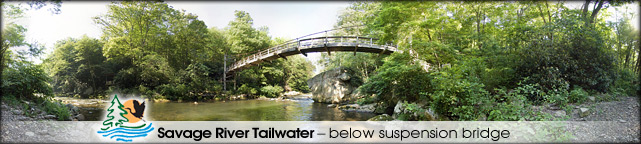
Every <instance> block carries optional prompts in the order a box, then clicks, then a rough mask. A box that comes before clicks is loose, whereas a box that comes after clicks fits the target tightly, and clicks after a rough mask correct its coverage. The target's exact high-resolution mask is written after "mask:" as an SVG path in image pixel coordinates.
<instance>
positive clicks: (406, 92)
mask: <svg viewBox="0 0 641 144" xmlns="http://www.w3.org/2000/svg"><path fill="white" fill-rule="evenodd" d="M411 60H412V59H411V57H410V56H409V55H407V54H396V53H394V54H392V56H389V57H387V58H385V60H384V64H383V66H381V67H380V68H379V69H377V70H376V74H375V75H373V76H371V77H370V78H369V80H368V81H367V82H366V83H364V84H363V85H362V86H361V87H359V88H358V90H359V91H361V92H362V93H364V94H365V95H372V94H374V95H376V96H377V97H378V98H377V99H378V100H380V101H383V102H386V103H396V102H398V101H412V102H414V101H419V100H426V99H427V97H426V96H424V95H421V93H426V92H429V91H430V83H429V82H430V80H431V76H430V75H429V73H427V72H425V71H424V70H423V69H422V68H421V66H420V65H418V64H412V62H411Z"/></svg>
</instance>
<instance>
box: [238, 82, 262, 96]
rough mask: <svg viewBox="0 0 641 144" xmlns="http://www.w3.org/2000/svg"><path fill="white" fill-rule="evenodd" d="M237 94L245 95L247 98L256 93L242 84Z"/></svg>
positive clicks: (253, 89)
mask: <svg viewBox="0 0 641 144" xmlns="http://www.w3.org/2000/svg"><path fill="white" fill-rule="evenodd" d="M238 93H239V94H245V95H247V96H253V95H255V94H256V93H257V91H256V89H255V88H253V87H250V86H248V85H247V84H243V85H242V86H240V88H238Z"/></svg>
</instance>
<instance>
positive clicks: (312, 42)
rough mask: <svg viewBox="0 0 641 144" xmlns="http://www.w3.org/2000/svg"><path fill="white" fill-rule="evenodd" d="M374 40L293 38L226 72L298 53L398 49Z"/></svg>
mask: <svg viewBox="0 0 641 144" xmlns="http://www.w3.org/2000/svg"><path fill="white" fill-rule="evenodd" d="M374 40H377V39H374V38H367V37H353V36H332V37H317V38H308V39H301V40H293V41H289V42H286V43H285V44H281V45H278V46H275V47H272V48H269V49H266V50H262V51H260V52H258V53H256V54H253V55H250V56H247V57H245V58H243V59H241V60H239V61H236V62H235V63H234V64H232V65H230V66H229V67H228V68H227V71H226V73H233V72H236V71H240V70H242V69H245V68H248V67H250V66H252V65H258V64H260V63H262V62H265V61H271V60H274V59H278V58H283V57H287V56H291V55H297V54H303V55H307V53H312V52H330V53H331V52H332V51H345V52H367V53H378V54H390V53H393V52H396V51H397V49H396V47H395V46H391V45H378V44H374V43H373V42H374Z"/></svg>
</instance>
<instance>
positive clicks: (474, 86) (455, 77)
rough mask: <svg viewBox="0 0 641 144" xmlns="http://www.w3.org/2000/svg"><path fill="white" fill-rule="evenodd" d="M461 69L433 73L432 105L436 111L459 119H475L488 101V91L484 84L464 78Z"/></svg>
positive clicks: (454, 68)
mask: <svg viewBox="0 0 641 144" xmlns="http://www.w3.org/2000/svg"><path fill="white" fill-rule="evenodd" d="M460 70H461V69H459V68H457V67H453V68H452V69H448V70H445V71H441V72H435V73H433V75H434V79H433V80H432V85H433V86H434V87H433V89H434V91H433V92H432V93H431V94H429V95H430V98H431V106H432V108H434V109H435V110H436V112H438V113H441V114H444V115H447V116H450V117H452V118H455V119H458V120H475V119H477V116H478V115H479V114H480V113H481V110H479V107H480V106H481V105H483V104H484V103H486V102H487V97H488V92H487V91H485V89H483V86H484V85H483V84H481V83H476V82H472V81H470V80H467V79H463V78H462V75H463V74H461V71H460Z"/></svg>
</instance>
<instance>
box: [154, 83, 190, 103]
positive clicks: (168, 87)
mask: <svg viewBox="0 0 641 144" xmlns="http://www.w3.org/2000/svg"><path fill="white" fill-rule="evenodd" d="M188 90H189V89H188V88H187V86H186V85H185V84H163V85H160V86H158V87H156V91H157V92H159V93H160V94H161V95H163V96H165V98H167V99H168V100H179V99H180V100H183V98H184V97H186V96H188V92H189V91H188Z"/></svg>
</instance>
